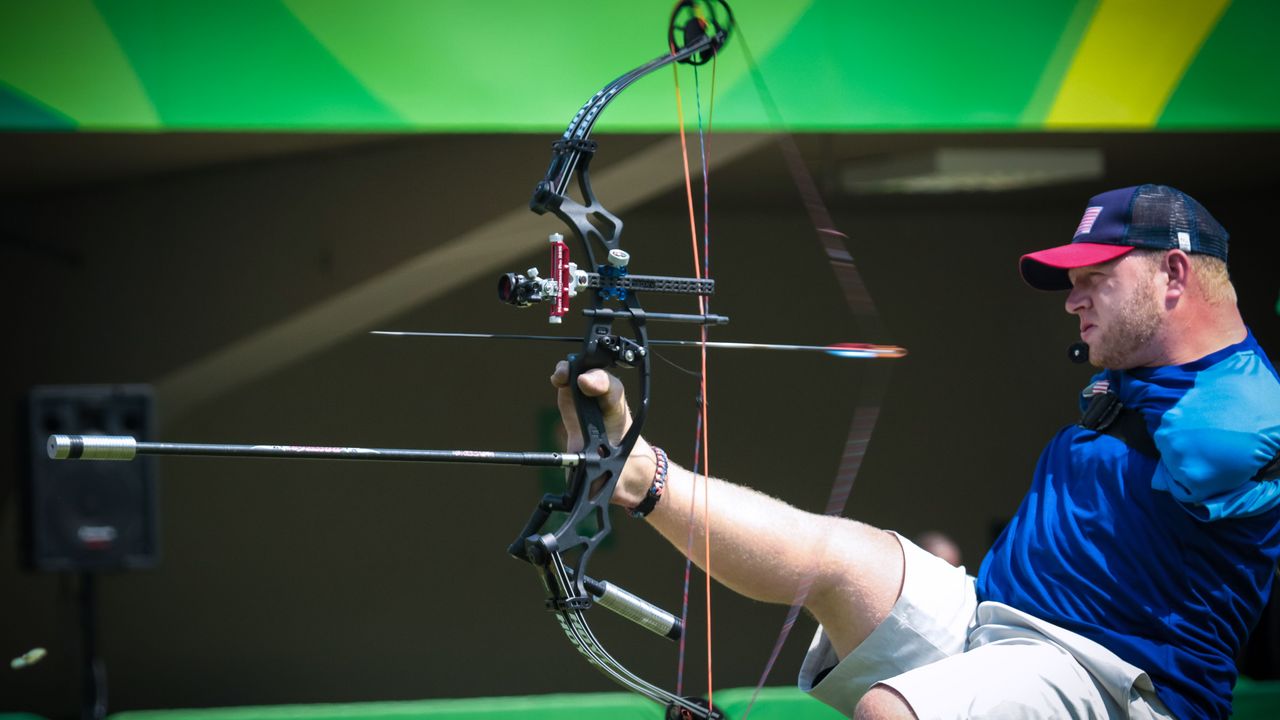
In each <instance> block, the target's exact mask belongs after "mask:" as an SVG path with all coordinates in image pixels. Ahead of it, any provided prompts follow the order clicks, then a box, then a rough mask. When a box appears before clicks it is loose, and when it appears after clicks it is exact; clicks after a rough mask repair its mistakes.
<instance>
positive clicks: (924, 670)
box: [800, 536, 1173, 720]
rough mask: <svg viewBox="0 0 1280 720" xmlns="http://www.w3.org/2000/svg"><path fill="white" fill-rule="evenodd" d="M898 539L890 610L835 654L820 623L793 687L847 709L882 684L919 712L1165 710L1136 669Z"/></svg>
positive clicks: (1157, 714)
mask: <svg viewBox="0 0 1280 720" xmlns="http://www.w3.org/2000/svg"><path fill="white" fill-rule="evenodd" d="M898 541H899V542H900V543H901V544H902V554H903V558H904V561H905V564H906V568H905V576H904V578H903V584H902V595H901V596H900V597H899V598H898V602H897V603H896V604H895V605H894V606H893V609H892V610H891V611H890V613H889V616H888V617H886V618H885V619H884V621H883V622H881V623H880V625H879V626H878V627H877V628H876V629H875V630H874V631H873V632H872V633H871V635H869V636H868V637H867V639H866V640H864V641H863V642H862V644H861V645H859V646H858V647H857V648H856V649H854V651H853V652H852V653H850V654H849V655H848V656H847V657H846V658H844V659H843V660H840V659H838V658H837V657H836V654H835V651H834V650H833V649H832V647H831V643H830V642H829V641H828V639H827V636H826V633H825V632H824V631H823V629H822V628H821V627H819V628H818V633H817V635H815V636H814V639H813V645H811V646H810V648H809V653H808V654H807V655H806V656H805V659H804V665H803V666H802V667H801V669H800V689H801V690H804V691H805V692H808V693H810V694H811V695H813V696H814V697H815V698H817V699H819V700H821V701H822V702H824V703H826V704H828V705H830V706H832V707H834V708H835V709H837V710H839V711H840V712H842V713H844V714H845V715H848V716H850V717H852V716H853V712H854V708H855V707H856V706H857V704H858V701H859V700H860V699H861V698H862V696H863V695H864V694H865V693H866V692H867V691H868V690H870V689H871V687H872V686H873V685H876V684H883V685H887V686H889V687H891V688H893V689H894V690H896V691H898V693H899V694H901V695H902V696H903V697H904V698H906V699H907V702H909V703H910V704H911V709H912V710H914V711H915V713H916V715H917V716H918V717H919V718H920V720H932V719H933V718H981V717H992V718H996V717H998V718H1158V719H1161V720H1163V719H1166V718H1168V719H1172V718H1173V715H1172V714H1171V713H1170V712H1169V711H1168V709H1166V708H1165V706H1164V704H1163V703H1161V702H1160V700H1159V698H1157V697H1156V694H1155V687H1154V686H1153V685H1152V683H1151V678H1149V677H1148V676H1147V674H1146V673H1145V672H1143V671H1142V670H1140V669H1139V668H1136V667H1134V666H1133V665H1130V664H1129V663H1127V662H1125V661H1124V660H1121V659H1120V658H1119V657H1117V656H1116V655H1115V654H1114V653H1112V652H1111V651H1109V650H1107V649H1106V648H1104V647H1102V646H1101V645H1099V644H1097V643H1096V642H1093V641H1092V640H1089V639H1088V638H1085V637H1082V636H1080V635H1077V634H1076V633H1073V632H1070V631H1068V630H1065V629H1063V628H1060V627H1058V626H1056V625H1053V624H1052V623H1048V622H1045V621H1043V620H1040V619H1038V618H1035V617H1032V616H1030V615H1027V614H1026V613H1024V612H1021V611H1019V610H1016V609H1014V608H1012V607H1009V606H1008V605H1003V604H1001V603H996V602H984V603H979V602H978V601H977V595H976V593H975V592H974V579H973V578H972V577H971V576H969V575H967V574H966V573H965V571H964V569H963V568H955V567H952V566H951V565H948V564H947V563H946V562H944V561H943V560H940V559H938V558H936V557H934V556H933V555H931V554H929V553H928V552H925V551H924V550H921V549H920V548H919V547H917V546H916V545H914V544H913V543H911V542H910V541H909V540H907V539H905V538H903V537H901V536H898ZM824 672H825V673H826V674H825V675H822V673H824ZM820 676H821V679H820V680H818V682H816V683H815V682H814V681H815V679H818V678H819V677H820Z"/></svg>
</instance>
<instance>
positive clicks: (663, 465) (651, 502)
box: [631, 447, 667, 518]
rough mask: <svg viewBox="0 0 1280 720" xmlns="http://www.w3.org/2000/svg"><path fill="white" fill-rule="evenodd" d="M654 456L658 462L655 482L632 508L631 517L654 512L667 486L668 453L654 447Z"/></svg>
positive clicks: (654, 475) (654, 472)
mask: <svg viewBox="0 0 1280 720" xmlns="http://www.w3.org/2000/svg"><path fill="white" fill-rule="evenodd" d="M653 458H654V461H655V462H656V463H657V467H655V468H654V471H653V484H652V485H650V486H649V492H647V493H645V496H644V499H643V500H641V501H640V504H639V505H636V506H635V507H634V508H632V509H631V517H635V518H642V517H645V516H646V515H648V514H649V513H651V512H653V508H654V507H656V506H657V504H658V500H660V499H661V498H662V491H663V489H664V488H666V486H667V454H666V453H665V452H663V450H662V448H660V447H653Z"/></svg>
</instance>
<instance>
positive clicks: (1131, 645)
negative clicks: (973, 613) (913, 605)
mask: <svg viewBox="0 0 1280 720" xmlns="http://www.w3.org/2000/svg"><path fill="white" fill-rule="evenodd" d="M1104 379H1105V380H1107V381H1108V382H1109V383H1110V387H1111V390H1112V391H1114V392H1116V393H1117V394H1118V395H1119V396H1120V401H1121V402H1123V403H1124V405H1125V407H1127V408H1130V409H1133V410H1137V411H1139V412H1140V413H1141V414H1142V418H1143V419H1144V420H1145V421H1146V425H1147V429H1148V430H1149V431H1150V432H1151V434H1152V437H1153V438H1154V440H1155V444H1156V447H1157V448H1158V450H1159V452H1160V458H1159V459H1156V458H1152V457H1149V456H1147V455H1144V454H1143V453H1141V452H1139V451H1138V450H1135V449H1131V448H1130V447H1129V446H1128V445H1126V444H1125V443H1124V442H1122V441H1121V440H1119V439H1117V438H1115V437H1112V436H1110V435H1102V434H1099V433H1097V432H1094V431H1092V430H1085V429H1084V428H1081V427H1079V426H1076V425H1073V426H1070V427H1067V428H1064V429H1063V430H1061V431H1059V432H1058V434H1057V435H1056V436H1054V438H1053V440H1052V441H1050V443H1049V446H1048V447H1047V448H1045V450H1044V453H1043V454H1042V455H1041V456H1040V461H1039V463H1038V464H1037V466H1036V472H1035V477H1034V479H1033V480H1032V482H1031V489H1030V491H1029V492H1028V493H1027V496H1026V498H1024V499H1023V501H1022V505H1021V506H1020V507H1019V508H1018V512H1017V514H1016V515H1014V517H1013V519H1012V520H1011V521H1010V522H1009V525H1008V526H1007V527H1006V528H1005V530H1004V532H1003V533H1002V534H1001V535H1000V538H999V539H998V540H997V541H996V543H995V545H994V546H993V547H992V548H991V551H990V552H988V553H987V556H986V558H985V559H984V560H983V562H982V567H981V569H980V570H979V572H978V585H977V591H978V599H979V600H994V601H997V602H1002V603H1005V604H1007V605H1011V606H1013V607H1015V608H1018V609H1020V610H1023V611H1025V612H1027V613H1030V614H1032V615H1035V616H1036V617H1039V618H1042V619H1044V620H1048V621H1049V622H1052V623H1055V624H1057V625H1059V626H1061V627H1064V628H1067V629H1068V630H1072V631H1074V632H1076V633H1079V634H1081V635H1083V636H1085V637H1087V638H1090V639H1092V640H1094V641H1095V642H1098V643H1100V644H1101V645H1103V646H1104V647H1106V648H1108V649H1109V650H1111V651H1112V652H1114V653H1115V654H1116V655H1118V656H1120V657H1121V658H1122V659H1124V660H1125V661H1127V662H1129V663H1131V664H1133V665H1136V666H1137V667H1139V668H1142V669H1143V670H1145V671H1146V672H1147V674H1148V675H1150V676H1151V679H1152V680H1153V681H1154V682H1155V685H1156V691H1157V693H1158V694H1159V696H1160V699H1161V700H1162V701H1164V703H1165V705H1167V706H1168V707H1169V709H1170V710H1171V711H1173V713H1174V714H1175V715H1176V716H1178V717H1185V718H1191V717H1227V716H1228V715H1230V713H1231V689H1232V687H1233V686H1234V685H1235V680H1236V666H1235V657H1236V655H1237V654H1238V652H1239V651H1240V649H1241V646H1242V645H1243V644H1244V642H1245V641H1246V639H1247V638H1248V634H1249V632H1250V630H1252V629H1253V626H1254V624H1255V623H1256V622H1257V620H1258V617H1259V616H1260V614H1261V612H1262V609H1263V606H1264V605H1265V604H1266V601H1267V594H1268V593H1269V592H1270V590H1271V580H1272V577H1274V576H1275V574H1276V561H1277V557H1278V556H1280V479H1270V480H1258V479H1257V478H1258V477H1259V476H1260V475H1261V471H1262V469H1263V468H1265V467H1267V466H1268V465H1269V464H1270V463H1271V462H1272V460H1273V459H1275V458H1276V456H1277V454H1280V376H1277V374H1276V370H1275V368H1274V367H1273V366H1272V365H1271V362H1270V361H1269V360H1268V359H1267V356H1266V354H1264V353H1263V351H1262V348H1261V347H1259V346H1258V343H1257V341H1256V340H1254V338H1253V334H1252V333H1249V334H1248V336H1247V337H1246V338H1245V339H1244V341H1242V342H1240V343H1237V344H1235V345H1231V346H1229V347H1226V348H1223V349H1222V350H1219V351H1217V352H1215V353H1213V354H1211V355H1208V356H1207V357H1204V358H1201V359H1200V360H1196V361H1195V362H1191V363H1188V364H1186V365H1176V366H1167V367H1158V368H1139V369H1135V370H1126V371H1112V370H1107V371H1104V372H1102V373H1099V374H1098V375H1096V376H1095V377H1094V380H1095V381H1098V380H1104Z"/></svg>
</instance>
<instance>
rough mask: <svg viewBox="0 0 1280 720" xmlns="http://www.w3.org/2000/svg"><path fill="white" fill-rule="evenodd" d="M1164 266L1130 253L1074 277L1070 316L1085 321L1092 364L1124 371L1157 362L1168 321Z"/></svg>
mask: <svg viewBox="0 0 1280 720" xmlns="http://www.w3.org/2000/svg"><path fill="white" fill-rule="evenodd" d="M1158 267H1159V262H1158V261H1153V260H1151V259H1148V258H1146V257H1143V256H1140V255H1136V254H1134V253H1130V254H1128V255H1125V256H1124V257H1122V258H1120V259H1118V260H1113V261H1111V262H1108V263H1103V264H1101V265H1090V266H1088V267H1082V268H1076V269H1074V270H1071V271H1070V272H1069V276H1070V278H1071V285H1072V290H1071V292H1070V293H1069V294H1068V295H1067V312H1069V313H1071V314H1072V315H1076V316H1078V317H1079V318H1080V339H1081V340H1083V341H1085V342H1086V343H1088V344H1089V362H1090V363H1091V364H1092V365H1095V366H1097V367H1101V368H1108V369H1112V370H1124V369H1128V368H1134V367H1142V366H1144V365H1151V364H1154V363H1155V362H1156V359H1157V354H1158V348H1157V347H1155V345H1154V344H1153V342H1152V341H1153V340H1154V339H1155V338H1156V335H1157V334H1158V332H1159V330H1160V327H1161V324H1162V322H1163V303H1162V302H1161V296H1160V293H1159V292H1158V291H1157V286H1156V277H1155V276H1156V269H1157V268H1158Z"/></svg>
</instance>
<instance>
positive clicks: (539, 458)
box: [48, 435, 582, 467]
mask: <svg viewBox="0 0 1280 720" xmlns="http://www.w3.org/2000/svg"><path fill="white" fill-rule="evenodd" d="M48 452H49V457H50V459H53V460H132V459H134V458H135V457H136V456H138V455H187V456H204V457H210V456H213V457H255V458H281V459H298V458H304V459H313V460H391V461H400V462H442V463H467V464H475V465H528V466H533V467H574V466H576V465H578V464H579V463H581V462H582V455H580V454H578V453H558V452H498V451H493V450H405V449H398V448H360V447H323V446H314V445H223V444H200V443H164V442H139V441H138V440H136V439H135V438H132V437H130V436H128V435H50V436H49V443H48Z"/></svg>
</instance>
